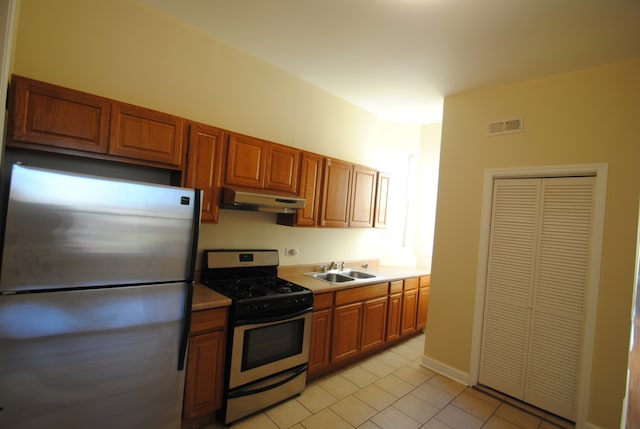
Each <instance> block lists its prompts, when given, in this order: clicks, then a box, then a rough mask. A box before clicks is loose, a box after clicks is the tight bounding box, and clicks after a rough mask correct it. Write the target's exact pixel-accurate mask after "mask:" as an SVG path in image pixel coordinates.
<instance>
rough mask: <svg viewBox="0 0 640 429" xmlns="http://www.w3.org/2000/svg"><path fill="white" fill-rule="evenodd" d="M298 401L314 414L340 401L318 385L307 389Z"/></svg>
mask: <svg viewBox="0 0 640 429" xmlns="http://www.w3.org/2000/svg"><path fill="white" fill-rule="evenodd" d="M297 400H298V402H300V403H301V404H302V405H304V407H305V408H306V409H307V410H309V411H311V412H312V413H317V412H318V411H320V410H322V409H323V408H327V407H328V406H329V405H331V404H334V403H335V402H337V401H338V399H337V398H336V397H335V396H333V395H331V394H330V393H329V392H327V391H326V390H324V389H323V388H322V387H320V386H319V385H317V384H316V385H313V386H310V387H307V388H306V389H305V390H304V391H303V392H302V393H301V394H300V396H298V398H297Z"/></svg>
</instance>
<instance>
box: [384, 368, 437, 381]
mask: <svg viewBox="0 0 640 429" xmlns="http://www.w3.org/2000/svg"><path fill="white" fill-rule="evenodd" d="M392 374H393V375H395V376H396V377H398V378H400V379H402V380H404V381H406V382H407V383H411V384H412V385H414V386H419V385H421V384H422V383H424V382H425V381H427V380H428V379H430V378H431V377H433V376H434V374H429V373H427V372H425V371H421V370H419V369H417V368H412V367H410V366H408V365H407V366H404V367H402V368H400V369H398V370H396V371H394V372H393V373H392Z"/></svg>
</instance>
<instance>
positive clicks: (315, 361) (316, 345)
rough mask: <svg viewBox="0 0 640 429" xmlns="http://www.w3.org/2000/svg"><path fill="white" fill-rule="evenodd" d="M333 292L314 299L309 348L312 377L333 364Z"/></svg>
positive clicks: (309, 372)
mask: <svg viewBox="0 0 640 429" xmlns="http://www.w3.org/2000/svg"><path fill="white" fill-rule="evenodd" d="M333 295H334V294H333V292H330V293H323V294H318V295H316V296H315V297H314V304H313V308H314V310H313V317H312V319H311V344H310V346H309V369H308V374H309V376H310V377H313V376H314V375H316V374H318V373H321V372H322V371H323V370H325V369H326V368H327V367H328V366H329V364H330V363H331V334H332V325H333Z"/></svg>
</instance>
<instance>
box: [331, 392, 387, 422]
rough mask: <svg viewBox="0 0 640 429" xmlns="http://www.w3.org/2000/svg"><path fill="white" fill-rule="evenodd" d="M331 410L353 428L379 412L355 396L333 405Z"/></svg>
mask: <svg viewBox="0 0 640 429" xmlns="http://www.w3.org/2000/svg"><path fill="white" fill-rule="evenodd" d="M330 408H331V410H332V411H333V412H335V413H336V414H337V415H339V416H340V417H342V418H343V419H345V420H346V421H347V422H348V423H349V424H351V425H353V426H359V425H361V424H363V423H364V422H366V421H367V420H369V419H370V418H371V417H373V416H374V415H375V414H376V413H377V411H376V410H375V409H374V408H372V407H370V406H369V405H367V404H366V403H365V402H363V401H362V400H360V399H358V398H356V397H355V396H353V395H350V396H347V397H346V398H344V399H341V400H340V401H338V402H336V403H335V404H333V405H332V406H331V407H330Z"/></svg>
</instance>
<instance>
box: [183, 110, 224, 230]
mask: <svg viewBox="0 0 640 429" xmlns="http://www.w3.org/2000/svg"><path fill="white" fill-rule="evenodd" d="M223 138H224V131H222V130H221V129H219V128H215V127H211V126H209V125H204V124H198V123H190V124H189V139H188V142H189V144H188V147H189V151H188V154H187V168H186V180H185V186H187V187H189V188H196V189H202V222H203V223H217V222H218V211H219V199H220V171H221V169H222V146H223Z"/></svg>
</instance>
